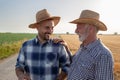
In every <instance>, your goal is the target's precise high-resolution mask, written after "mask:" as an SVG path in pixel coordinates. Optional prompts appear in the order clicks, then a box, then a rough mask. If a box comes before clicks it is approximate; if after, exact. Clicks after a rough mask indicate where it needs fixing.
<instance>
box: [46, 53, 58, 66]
mask: <svg viewBox="0 0 120 80" xmlns="http://www.w3.org/2000/svg"><path fill="white" fill-rule="evenodd" d="M56 62H57V53H53V52H49V53H47V55H46V63H47V65H49V66H51V65H54V64H56Z"/></svg>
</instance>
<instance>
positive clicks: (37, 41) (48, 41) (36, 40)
mask: <svg viewBox="0 0 120 80" xmlns="http://www.w3.org/2000/svg"><path fill="white" fill-rule="evenodd" d="M51 41H52V39H49V40H47V41H46V42H45V43H44V44H47V43H48V44H50V43H51ZM35 43H39V44H41V43H40V42H39V39H38V36H36V38H35Z"/></svg>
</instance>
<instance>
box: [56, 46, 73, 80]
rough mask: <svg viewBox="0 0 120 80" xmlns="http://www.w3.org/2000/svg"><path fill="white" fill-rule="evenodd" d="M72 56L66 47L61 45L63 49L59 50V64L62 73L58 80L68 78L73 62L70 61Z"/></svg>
mask: <svg viewBox="0 0 120 80" xmlns="http://www.w3.org/2000/svg"><path fill="white" fill-rule="evenodd" d="M70 57H71V56H70V55H69V53H67V51H66V49H65V47H64V46H63V45H61V48H60V50H59V63H60V68H61V72H60V74H59V76H58V80H64V79H65V78H66V76H67V73H68V70H69V67H70V64H71V60H70Z"/></svg>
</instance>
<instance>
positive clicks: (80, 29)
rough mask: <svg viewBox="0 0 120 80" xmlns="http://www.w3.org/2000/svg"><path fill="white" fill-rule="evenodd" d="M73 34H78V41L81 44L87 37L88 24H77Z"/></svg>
mask: <svg viewBox="0 0 120 80" xmlns="http://www.w3.org/2000/svg"><path fill="white" fill-rule="evenodd" d="M75 33H76V34H78V36H79V40H80V41H82V42H83V41H84V40H85V39H86V38H87V37H88V35H89V24H77V28H76V30H75Z"/></svg>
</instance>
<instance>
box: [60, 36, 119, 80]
mask: <svg viewBox="0 0 120 80" xmlns="http://www.w3.org/2000/svg"><path fill="white" fill-rule="evenodd" d="M60 36H61V38H63V39H64V40H65V41H66V42H67V43H68V46H69V48H70V50H71V51H72V53H73V54H74V53H75V52H76V51H77V49H78V48H79V46H80V44H81V43H80V42H79V40H78V36H77V35H60ZM98 38H100V39H101V41H102V42H103V43H104V44H105V45H106V46H107V47H108V48H109V49H110V50H111V51H112V55H113V58H114V62H115V63H114V76H115V80H120V35H98Z"/></svg>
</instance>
